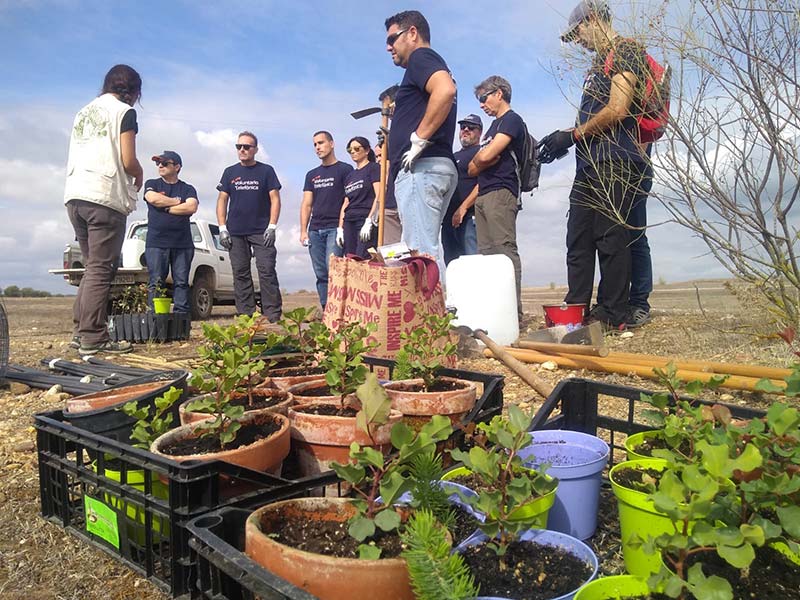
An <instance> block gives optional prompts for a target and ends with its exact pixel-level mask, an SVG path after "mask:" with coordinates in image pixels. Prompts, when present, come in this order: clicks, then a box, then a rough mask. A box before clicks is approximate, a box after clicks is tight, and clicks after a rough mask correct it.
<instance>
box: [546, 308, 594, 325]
mask: <svg viewBox="0 0 800 600" xmlns="http://www.w3.org/2000/svg"><path fill="white" fill-rule="evenodd" d="M542 308H543V309H544V323H545V325H546V326H547V327H555V326H556V325H582V324H583V313H584V312H585V311H586V305H585V304H544V305H542Z"/></svg>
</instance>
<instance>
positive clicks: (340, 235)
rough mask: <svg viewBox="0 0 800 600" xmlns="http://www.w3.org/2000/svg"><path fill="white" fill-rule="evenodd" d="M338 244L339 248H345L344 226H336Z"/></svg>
mask: <svg viewBox="0 0 800 600" xmlns="http://www.w3.org/2000/svg"><path fill="white" fill-rule="evenodd" d="M336 245H337V246H339V248H344V228H342V227H337V228H336Z"/></svg>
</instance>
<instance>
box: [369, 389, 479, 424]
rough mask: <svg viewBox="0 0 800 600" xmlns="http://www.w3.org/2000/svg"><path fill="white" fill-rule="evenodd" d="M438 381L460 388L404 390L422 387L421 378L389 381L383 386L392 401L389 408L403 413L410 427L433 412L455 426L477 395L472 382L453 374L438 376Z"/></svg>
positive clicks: (424, 420) (419, 422)
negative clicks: (430, 390) (431, 390)
mask: <svg viewBox="0 0 800 600" xmlns="http://www.w3.org/2000/svg"><path fill="white" fill-rule="evenodd" d="M437 381H444V382H448V383H454V384H458V385H459V386H461V387H460V388H459V389H454V390H446V391H441V392H423V391H419V392H417V391H412V390H408V389H405V388H406V387H409V386H421V385H422V379H404V380H400V381H390V382H389V383H387V384H386V385H385V386H384V388H385V389H386V393H387V394H388V395H389V399H390V400H391V401H392V408H394V409H395V410H399V411H400V412H401V413H403V415H404V417H405V419H404V420H405V421H406V423H408V425H409V426H410V427H411V428H412V429H415V430H417V429H419V428H420V427H422V425H424V424H425V423H427V422H428V421H429V420H430V418H431V417H432V416H433V415H444V416H447V417H450V420H451V421H452V422H453V424H454V425H455V424H457V423H459V422H460V421H461V419H463V418H464V417H465V416H466V414H467V413H468V412H469V411H470V410H472V407H473V406H475V399H476V398H477V395H478V394H477V386H476V385H475V383H474V382H472V381H466V380H463V379H455V378H453V377H439V378H437Z"/></svg>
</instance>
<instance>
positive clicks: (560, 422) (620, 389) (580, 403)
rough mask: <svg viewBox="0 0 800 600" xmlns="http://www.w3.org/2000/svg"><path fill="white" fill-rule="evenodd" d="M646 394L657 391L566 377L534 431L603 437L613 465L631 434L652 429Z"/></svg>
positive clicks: (736, 411) (750, 412) (746, 411)
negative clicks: (646, 413)
mask: <svg viewBox="0 0 800 600" xmlns="http://www.w3.org/2000/svg"><path fill="white" fill-rule="evenodd" d="M642 393H645V394H653V393H655V391H654V390H644V389H640V388H634V387H628V386H623V385H614V384H610V383H603V382H601V381H592V380H591V379H579V378H571V379H564V380H562V381H561V382H559V384H558V385H557V386H556V387H555V389H554V390H553V392H552V393H551V394H550V396H549V397H548V398H547V400H545V402H544V404H542V406H541V407H540V408H539V410H538V411H537V412H536V415H535V416H534V418H533V422H532V423H531V430H535V429H568V430H571V431H580V432H583V433H589V434H591V435H596V436H598V437H601V438H603V439H604V440H605V441H606V442H607V443H608V445H609V446H610V447H611V456H610V457H609V465H608V466H609V468H610V467H611V466H612V465H613V464H614V462H615V454H617V455H619V456H622V454H619V453H620V452H622V453H624V452H625V446H624V445H623V444H624V442H625V438H626V437H627V436H628V435H630V434H632V433H638V432H640V431H646V430H648V429H652V426H649V425H648V424H647V423H646V422H645V421H644V419H643V418H642V411H643V410H646V409H647V408H650V406H649V405H648V404H646V403H645V402H642V401H641V400H640V396H641V394H642ZM683 399H685V400H690V401H692V402H693V403H696V404H707V405H712V404H724V403H721V402H710V401H707V400H698V399H695V398H690V397H684V398H683ZM724 405H725V406H727V407H728V408H729V409H730V411H731V413H732V414H733V415H734V416H735V417H737V418H740V419H750V418H753V417H762V416H764V411H762V410H758V409H754V408H748V407H745V406H736V405H732V404H724ZM534 436H535V434H534ZM615 451H617V452H615Z"/></svg>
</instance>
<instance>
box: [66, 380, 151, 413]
mask: <svg viewBox="0 0 800 600" xmlns="http://www.w3.org/2000/svg"><path fill="white" fill-rule="evenodd" d="M161 387H164V383H163V382H161V381H152V382H150V383H141V384H139V385H126V386H123V387H119V388H111V389H108V390H102V391H100V392H93V393H91V394H85V395H83V396H76V397H75V398H70V399H69V400H67V410H66V411H64V412H65V413H66V414H67V416H73V415H79V414H81V413H83V412H87V411H90V410H97V409H99V408H108V407H110V406H115V405H122V404H125V403H126V402H130V401H131V400H138V399H140V398H141V397H143V396H147V395H149V394H150V392H153V391H155V390H157V389H159V388H161Z"/></svg>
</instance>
